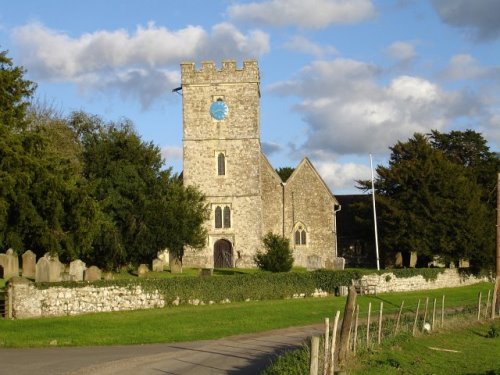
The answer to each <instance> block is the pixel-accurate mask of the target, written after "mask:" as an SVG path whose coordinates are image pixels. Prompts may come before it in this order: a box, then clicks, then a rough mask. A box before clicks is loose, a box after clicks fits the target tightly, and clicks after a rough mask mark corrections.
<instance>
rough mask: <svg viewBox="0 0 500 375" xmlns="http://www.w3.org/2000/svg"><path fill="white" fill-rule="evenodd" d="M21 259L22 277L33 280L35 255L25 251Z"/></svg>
mask: <svg viewBox="0 0 500 375" xmlns="http://www.w3.org/2000/svg"><path fill="white" fill-rule="evenodd" d="M22 258H23V277H25V278H27V279H34V278H35V275H36V254H35V253H34V252H33V251H31V250H28V251H25V252H24V254H23V255H22Z"/></svg>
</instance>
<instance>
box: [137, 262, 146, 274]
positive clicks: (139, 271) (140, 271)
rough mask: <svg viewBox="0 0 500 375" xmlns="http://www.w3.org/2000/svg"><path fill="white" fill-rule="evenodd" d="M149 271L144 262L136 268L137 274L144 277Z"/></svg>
mask: <svg viewBox="0 0 500 375" xmlns="http://www.w3.org/2000/svg"><path fill="white" fill-rule="evenodd" d="M148 272H149V268H148V266H147V265H145V264H141V265H140V266H139V268H138V269H137V276H139V277H144V276H146V274H147V273H148Z"/></svg>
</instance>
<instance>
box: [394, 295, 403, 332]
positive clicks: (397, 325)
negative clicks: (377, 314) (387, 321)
mask: <svg viewBox="0 0 500 375" xmlns="http://www.w3.org/2000/svg"><path fill="white" fill-rule="evenodd" d="M404 305H405V301H404V300H403V302H401V306H400V307H399V312H398V318H397V319H396V328H395V329H394V336H396V335H397V334H398V329H399V321H400V320H401V313H402V312H403V306H404Z"/></svg>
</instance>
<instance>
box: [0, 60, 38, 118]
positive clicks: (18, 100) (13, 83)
mask: <svg viewBox="0 0 500 375" xmlns="http://www.w3.org/2000/svg"><path fill="white" fill-rule="evenodd" d="M24 74H25V70H24V69H23V68H22V67H18V66H14V65H13V63H12V59H10V58H8V57H7V51H0V127H2V128H3V127H6V128H23V127H24V125H25V124H26V122H25V120H26V118H25V117H26V116H25V115H26V109H27V107H28V105H29V100H30V98H31V97H32V95H33V93H34V92H35V89H36V84H35V83H33V82H31V81H28V80H25V79H24V78H23V76H24Z"/></svg>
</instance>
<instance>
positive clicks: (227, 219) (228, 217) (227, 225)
mask: <svg viewBox="0 0 500 375" xmlns="http://www.w3.org/2000/svg"><path fill="white" fill-rule="evenodd" d="M224 228H231V209H230V208H229V207H228V206H226V207H224Z"/></svg>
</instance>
